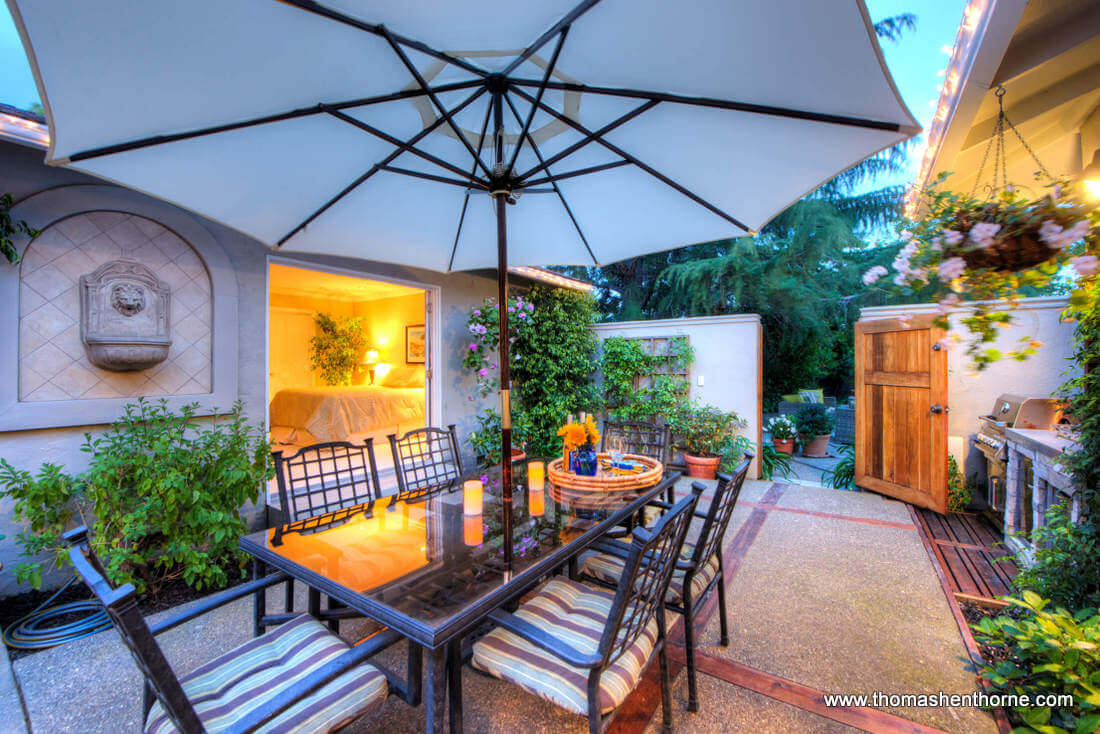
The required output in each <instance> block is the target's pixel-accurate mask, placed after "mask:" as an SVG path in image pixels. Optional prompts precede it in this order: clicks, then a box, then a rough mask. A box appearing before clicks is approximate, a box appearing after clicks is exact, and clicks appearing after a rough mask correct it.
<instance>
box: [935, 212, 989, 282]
mask: <svg viewBox="0 0 1100 734" xmlns="http://www.w3.org/2000/svg"><path fill="white" fill-rule="evenodd" d="M976 226H980V225H976ZM964 272H966V261H965V260H963V259H962V258H961V257H949V258H947V259H946V260H944V261H943V262H942V263H940V267H939V276H940V280H942V281H943V282H944V283H948V282H950V281H952V280H954V279H955V278H958V277H961V276H962V274H963V273H964Z"/></svg>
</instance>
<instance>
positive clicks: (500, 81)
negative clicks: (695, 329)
mask: <svg viewBox="0 0 1100 734" xmlns="http://www.w3.org/2000/svg"><path fill="white" fill-rule="evenodd" d="M7 2H8V6H9V8H10V9H11V11H12V15H13V17H14V18H15V20H16V24H17V25H18V26H19V30H20V33H21V34H22V37H23V43H24V45H25V47H26V50H27V54H28V57H29V58H30V60H31V65H32V68H33V70H34V73H35V75H36V78H37V81H38V86H39V91H40V93H41V98H42V102H43V105H44V106H45V109H46V117H47V119H48V121H49V123H50V133H51V135H50V149H49V152H48V156H47V158H48V161H49V162H50V163H53V164H59V165H67V166H70V167H72V168H77V169H80V170H82V171H86V172H88V173H91V174H93V175H95V176H99V177H102V178H105V179H109V180H112V181H116V182H118V183H121V184H123V185H125V186H128V187H131V188H135V189H139V190H142V191H145V192H147V193H149V194H152V195H153V196H156V197H159V198H162V199H166V200H168V201H171V202H174V203H176V204H179V205H180V206H183V207H186V208H188V209H192V210H194V211H197V212H199V213H201V214H203V215H205V216H207V217H210V218H212V219H215V220H218V221H220V222H222V223H224V224H226V225H228V226H230V227H233V228H235V229H237V230H240V231H242V232H244V233H246V234H249V235H252V236H253V237H255V238H257V239H259V240H260V241H262V242H265V243H267V244H269V245H271V246H272V247H276V248H281V249H284V250H294V251H301V252H312V253H327V254H338V255H347V256H352V257H365V258H369V259H373V260H380V261H386V262H393V263H399V264H404V265H411V266H417V267H422V268H429V269H433V270H462V269H470V268H483V267H496V268H497V269H498V273H499V276H498V296H499V302H500V303H501V304H504V303H506V302H507V285H508V284H507V270H506V265H507V263H508V261H509V259H510V260H511V261H512V262H513V263H516V264H523V265H547V264H558V265H564V264H599V263H606V262H614V261H616V260H621V259H623V258H627V257H631V256H634V255H640V254H644V253H648V252H656V251H660V250H666V249H670V248H673V247H678V246H681V245H684V244H689V243H693V242H703V241H707V240H715V239H720V238H725V237H730V236H736V235H741V234H745V233H748V232H752V231H754V230H756V229H759V228H760V227H762V226H763V225H764V224H765V223H767V222H768V221H769V220H770V219H771V218H772V217H774V216H775V215H776V214H777V213H779V212H780V211H782V210H783V209H784V208H786V207H787V206H788V205H789V204H790V203H791V202H793V201H795V200H797V199H798V198H800V197H801V196H803V195H804V194H806V193H807V192H809V191H811V190H813V189H814V188H816V187H817V186H818V185H819V184H821V183H822V182H824V181H826V180H828V179H829V178H832V177H833V176H834V175H835V174H836V173H838V172H839V171H841V170H843V169H845V168H848V167H849V166H851V165H852V164H854V163H856V162H857V161H859V160H862V159H863V158H865V157H867V156H869V155H872V154H874V153H875V152H877V151H879V150H882V149H883V148H886V147H888V146H890V145H893V144H895V143H897V142H899V141H901V140H904V139H905V138H907V137H910V136H912V135H915V134H916V133H917V132H918V131H919V127H918V125H917V123H916V120H914V118H913V116H912V115H911V114H910V113H909V111H908V110H907V109H906V107H905V105H904V104H903V103H902V101H901V99H900V98H899V96H898V93H897V90H896V88H895V87H894V85H893V82H892V80H891V78H890V75H889V72H888V71H887V70H886V67H885V65H884V63H883V60H882V55H881V51H880V49H879V46H878V43H877V41H876V39H875V34H874V30H873V28H872V26H871V23H870V21H869V19H868V16H867V11H866V8H865V7H864V5H863V2H862V0H848V1H847V2H829V3H824V2H810V3H808V2H805V0H769V2H766V3H760V2H749V1H747V0H746V1H742V2H737V1H734V0H693V1H692V2H687V3H671V2H666V1H662V0H603V1H602V2H601V1H600V0H582V1H581V2H579V4H578V0H542V1H541V2H537V3H515V2H513V3H505V2H502V1H501V0H466V1H465V2H461V3H453V2H438V0H399V1H398V0H374V1H373V2H367V1H366V0H333V2H331V4H329V5H321V4H319V3H316V2H313V1H312V0H282V1H281V2H280V1H277V0H238V1H237V2H233V3H225V2H221V0H191V1H190V2H187V3H161V2H148V0H114V2H103V1H100V2H93V1H89V0H56V1H55V2H50V3H43V2H33V1H32V0H7ZM520 197H522V201H521V202H519V206H515V207H511V209H510V210H511V212H512V213H511V215H510V216H508V215H506V211H507V210H509V207H508V204H510V203H516V202H517V200H518V199H519V198H520ZM506 220H510V221H506ZM499 310H500V317H501V324H500V333H501V334H502V335H504V334H507V333H508V324H507V309H505V308H501V309H499ZM500 342H501V354H500V365H501V412H502V421H501V422H502V451H501V456H502V457H503V458H504V461H503V464H504V466H503V470H504V483H505V487H506V488H507V487H510V486H511V465H510V463H509V461H508V460H507V457H509V456H510V447H511V428H510V411H509V401H508V395H509V393H508V386H509V376H508V340H507V339H504V338H502V339H501V340H500ZM504 497H505V502H506V504H505V512H504V519H505V533H506V534H508V532H509V530H508V528H509V526H510V522H511V512H510V492H505V493H504ZM504 550H505V557H506V559H510V552H511V544H509V543H506V544H505V548H504Z"/></svg>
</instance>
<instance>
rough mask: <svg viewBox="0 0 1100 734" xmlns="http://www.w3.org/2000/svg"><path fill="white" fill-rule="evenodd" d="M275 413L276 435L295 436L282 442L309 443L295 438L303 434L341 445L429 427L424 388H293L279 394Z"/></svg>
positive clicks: (275, 401)
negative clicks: (348, 440)
mask: <svg viewBox="0 0 1100 734" xmlns="http://www.w3.org/2000/svg"><path fill="white" fill-rule="evenodd" d="M270 409H271V426H272V429H273V432H274V429H275V428H276V427H278V428H279V429H281V432H284V433H285V432H286V431H287V429H289V431H291V432H292V433H289V434H287V435H284V436H280V437H279V439H281V442H285V443H309V442H310V441H308V440H306V441H302V440H301V438H302V437H300V436H295V435H294V433H293V432H301V431H305V432H306V433H308V434H309V436H311V437H312V438H313V439H315V440H317V441H341V440H344V439H345V438H347V437H349V436H351V435H352V434H355V433H370V432H374V431H381V430H383V429H395V428H396V427H397V426H402V428H403V427H404V426H406V425H407V426H409V427H410V428H416V427H419V426H423V425H424V387H423V386H422V385H421V386H418V387H386V386H382V385H360V386H352V387H309V388H288V389H286V390H280V391H279V392H277V393H276V394H275V397H274V398H273V399H272V400H271V406H270ZM273 437H274V436H273ZM279 439H277V440H279Z"/></svg>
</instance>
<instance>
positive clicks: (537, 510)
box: [527, 487, 546, 517]
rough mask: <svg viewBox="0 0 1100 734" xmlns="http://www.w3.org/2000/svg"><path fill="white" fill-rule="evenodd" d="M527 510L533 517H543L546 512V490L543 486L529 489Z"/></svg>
mask: <svg viewBox="0 0 1100 734" xmlns="http://www.w3.org/2000/svg"><path fill="white" fill-rule="evenodd" d="M527 512H528V514H530V515H531V517H542V516H543V515H545V514H546V492H545V491H544V490H543V488H542V487H539V488H538V489H535V488H534V487H529V488H528V490H527Z"/></svg>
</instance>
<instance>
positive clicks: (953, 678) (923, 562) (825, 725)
mask: <svg viewBox="0 0 1100 734" xmlns="http://www.w3.org/2000/svg"><path fill="white" fill-rule="evenodd" d="M686 484H687V483H686V482H684V483H682V484H681V490H682V491H686ZM771 486H772V482H746V485H745V488H744V490H743V492H742V498H743V499H744V500H745V501H746V502H759V501H760V500H761V499H762V498H763V496H764V494H765V492H767V490H768V489H769V488H770V487H771ZM779 504H780V505H782V506H785V507H795V508H798V509H808V510H811V511H820V512H828V513H834V514H840V515H848V516H852V517H865V518H870V519H876V520H887V521H890V522H905V523H908V514H907V512H906V514H905V516H902V515H900V514H898V512H897V510H898V508H900V510H901V511H904V510H905V508H904V506H903V505H900V504H899V503H892V502H887V501H885V500H883V499H881V498H878V497H877V496H874V495H865V494H858V493H848V492H833V491H831V490H830V491H827V490H823V489H819V488H818V489H814V488H808V487H795V486H788V487H786V489H785V491H784V493H783V495H782V496H781V497H780V500H779ZM763 511H764V510H754V509H753V508H750V507H748V506H744V507H740V508H738V509H737V510H736V512H735V514H734V517H733V520H732V522H731V529H730V532H729V533H728V535H727V537H726V542H727V544H728V543H730V542H732V541H733V539H734V538H735V537H736V535H737V532H738V529H739V528H740V527H741V526H742V524H743V523H744V521H745V519H746V518H748V517H749V516H750V515H751V514H752V513H753V512H763ZM297 587H298V597H299V603H298V608H304V606H305V604H304V590H303V589H302V588H301V585H300V584H298V585H297ZM729 590H730V593H729V608H730V622H731V633H732V635H731V637H732V640H731V643H732V644H731V645H730V647H728V648H722V647H718V646H717V645H716V644H715V643H716V642H717V618H716V617H715V618H714V619H713V620H712V621H711V623H710V624H709V625H708V626H707V628H706V629H705V630H704V631H703V634H702V635H701V638H702V643H703V647H702V648H701V649H702V650H703V651H704V652H705V653H706V654H707V655H710V656H712V657H715V658H724V659H729V660H735V661H737V662H740V663H742V664H744V665H748V666H751V667H754V668H757V669H759V670H763V671H767V672H769V673H772V674H774V675H779V676H782V677H784V678H789V679H791V680H794V681H797V682H799V683H802V684H803V685H806V686H810V687H813V688H817V689H819V690H825V691H836V692H863V691H870V690H876V689H877V690H885V691H889V692H932V691H938V690H945V691H958V692H963V691H969V690H972V689H973V680H974V679H973V674H972V673H970V672H968V671H967V670H966V667H965V665H966V661H965V649H964V648H963V645H962V641H961V639H960V638H959V633H958V630H957V628H956V627H955V622H954V620H953V618H952V616H951V614H950V610H949V608H948V606H947V602H946V600H945V599H944V596H943V592H942V590H941V589H940V587H939V585H938V581H937V579H936V576H935V574H934V572H933V568H932V567H931V565H930V562H929V560H928V558H927V554H926V553H925V551H924V549H923V546H922V545H921V542H920V538H919V537H918V535H917V534H916V532H915V531H911V530H900V529H896V528H891V527H882V526H876V525H869V524H863V523H856V522H850V521H847V520H842V519H832V518H822V517H815V516H810V515H805V514H800V513H793V512H783V511H778V510H769V511H767V517H766V519H765V521H764V524H763V526H762V527H761V528H760V532H759V534H758V536H757V538H756V540H755V542H754V543H753V545H752V546H751V547H750V548H749V550H748V553H747V554H746V556H745V558H744V561H743V563H742V564H741V566H740V568H739V570H738V573H737V576H736V577H735V578H734V579H733V580H732V582H731V584H730V586H729ZM281 595H282V588H281V587H276V588H275V589H273V590H272V592H271V600H272V605H273V606H272V609H275V608H277V607H276V605H277V604H278V603H281ZM250 620H251V601H250V600H248V599H245V600H241V601H239V602H236V603H234V604H231V605H229V606H227V607H223V608H222V609H221V610H219V611H217V612H214V613H212V614H210V615H207V616H205V617H202V618H200V619H199V620H197V621H196V622H194V623H191V624H188V625H185V626H184V627H182V628H179V629H177V630H172V631H170V632H168V633H166V634H164V635H162V636H161V641H162V643H163V645H164V647H165V650H166V653H167V655H168V657H169V659H170V661H171V662H172V664H173V665H174V666H175V668H176V670H177V671H180V672H186V671H187V670H190V669H192V668H194V667H195V666H197V665H198V664H199V663H201V662H203V661H205V660H208V659H209V658H211V657H213V656H214V655H216V654H218V653H219V652H220V651H223V650H226V649H228V648H230V647H232V646H234V645H237V644H239V643H241V642H243V641H245V640H246V639H248V638H249V636H250V634H251V622H250ZM367 629H368V626H367V624H366V623H364V622H355V623H347V622H345V623H344V625H343V626H342V629H341V631H342V632H343V633H344V634H345V636H347V637H349V638H352V639H357V638H358V637H360V636H362V635H363V634H364V633H365V632H366V631H367ZM380 660H381V662H383V663H384V664H386V665H387V667H389V668H390V669H391V670H394V671H395V672H397V673H398V674H399V675H400V674H401V673H403V671H404V661H405V653H404V645H403V644H402V645H397V646H395V647H394V648H391V649H390V650H388V651H386V652H385V653H384V654H383V655H382V656H380ZM14 672H15V675H16V677H17V679H18V683H19V685H20V687H21V689H22V693H23V697H24V700H25V701H26V703H27V708H28V714H29V719H30V722H31V725H32V731H33V732H36V733H45V732H48V733H50V734H53V733H54V732H81V733H82V734H84V733H89V734H91V733H93V732H111V733H112V734H113V732H118V731H138V730H140V728H141V722H140V706H141V704H140V700H141V686H140V683H141V681H140V678H139V676H138V673H137V670H136V668H135V667H134V665H133V663H132V662H131V660H130V658H129V655H128V654H127V652H126V650H125V649H124V648H123V646H122V644H121V642H119V640H118V638H117V636H116V635H115V634H114V633H111V632H108V633H101V634H99V635H95V636H93V637H91V638H86V639H84V640H80V641H77V642H75V643H72V644H70V645H68V646H65V647H61V648H55V649H52V650H47V651H44V652H40V653H37V654H35V655H31V656H28V657H25V658H22V659H20V660H17V661H15V663H14ZM463 689H464V701H465V709H466V714H465V726H466V730H467V731H476V732H515V731H523V732H528V731H532V732H542V731H545V732H555V733H562V734H570V733H572V732H578V733H579V732H583V731H586V724H585V722H584V720H583V719H582V718H581V717H579V716H574V715H572V714H569V713H567V712H565V711H563V710H561V709H558V708H557V707H555V706H553V705H551V704H549V703H547V702H545V701H542V700H540V699H538V698H536V697H534V696H531V695H529V694H526V693H524V692H522V691H520V690H519V689H518V688H516V687H514V686H511V685H508V684H505V683H502V682H500V681H497V680H495V679H492V678H487V677H484V676H482V675H480V674H478V673H476V672H474V671H472V670H470V669H469V668H467V669H465V670H464V672H463ZM700 693H701V701H702V707H701V710H700V711H699V712H698V713H696V714H689V713H687V712H685V711H683V701H684V697H685V695H686V674H685V673H684V672H682V671H681V672H680V674H679V675H678V676H677V677H676V679H675V681H674V690H673V696H674V712H675V717H676V718H675V724H676V727H677V729H678V730H679V731H685V732H692V731H700V732H711V731H713V732H717V731H746V730H755V731H821V732H834V731H836V732H839V731H845V730H848V729H847V727H845V726H843V725H842V724H839V723H837V722H835V721H832V720H830V719H827V718H824V717H821V716H819V715H817V714H815V713H811V712H809V711H804V710H802V709H799V708H797V707H795V706H792V705H789V704H786V703H783V702H780V701H778V700H775V699H772V698H769V697H767V696H764V695H761V694H758V693H755V692H753V691H749V690H745V689H742V688H739V687H736V686H733V685H731V684H729V683H726V682H725V681H722V680H719V679H717V678H712V677H710V676H707V675H700ZM893 713H896V714H898V715H901V716H904V717H906V718H910V719H913V720H915V721H919V722H922V723H925V724H930V725H933V726H936V727H941V728H944V729H946V730H948V731H958V732H964V731H965V732H983V731H992V730H993V729H992V724H991V721H990V719H989V718H988V717H987V716H986V715H985V714H983V713H981V712H978V711H968V710H964V711H942V710H924V711H916V710H898V711H894V712H893ZM5 718H7V712H6V711H5ZM423 722H424V710H423V708H417V709H413V708H410V707H409V706H408V705H406V704H405V703H404V702H402V701H401V700H400V699H397V698H391V699H390V700H388V701H387V702H386V703H385V704H384V705H383V706H382V707H381V708H380V709H377V710H375V711H374V712H372V713H371V714H370V715H368V716H366V717H364V718H363V719H360V720H359V721H357V722H354V723H353V724H351V725H350V726H349V727H348V728H347V729H346V731H350V732H373V731H385V732H387V734H402V733H404V732H410V733H411V732H420V731H423ZM658 724H659V707H658V709H657V717H656V718H655V719H654V720H653V721H651V722H650V725H649V729H648V730H647V731H656V730H657V726H658Z"/></svg>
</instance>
